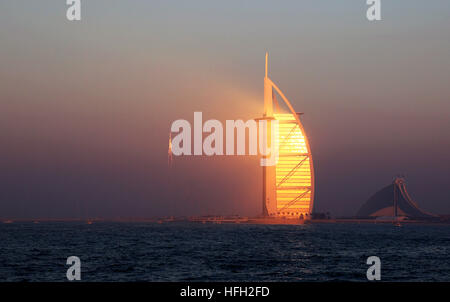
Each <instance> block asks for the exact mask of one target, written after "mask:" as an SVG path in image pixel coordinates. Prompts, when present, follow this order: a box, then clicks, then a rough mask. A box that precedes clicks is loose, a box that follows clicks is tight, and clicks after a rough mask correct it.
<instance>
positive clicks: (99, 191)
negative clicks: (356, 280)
mask: <svg viewBox="0 0 450 302" xmlns="http://www.w3.org/2000/svg"><path fill="white" fill-rule="evenodd" d="M365 2H366V1H365V0H352V1H347V0H345V1H344V0H342V1H325V0H314V1H313V0H311V1H298V0H295V1H260V0H258V1H256V0H255V1H242V0H241V1H220V2H219V1H206V0H205V1H167V0H166V1H138V0H129V1H112V0H95V1H92V0H91V1H87V0H85V1H82V21H80V22H69V21H67V20H66V8H67V7H66V5H65V1H60V0H58V1H57V0H52V1H50V0H47V1H43V0H41V1H25V0H2V1H1V2H0V143H1V148H0V218H2V217H3V218H9V217H11V218H33V217H39V218H47V217H48V218H54V217H115V218H117V217H151V216H159V215H201V214H241V215H256V214H259V213H260V211H261V187H262V185H261V180H262V170H261V167H260V166H259V162H258V159H257V158H256V157H211V158H194V157H184V158H175V162H174V165H173V167H172V168H171V169H168V167H167V140H168V133H169V129H170V125H171V123H172V121H174V120H176V119H180V118H183V119H188V120H190V121H192V120H193V112H194V111H202V112H203V116H204V119H211V118H214V119H219V120H221V121H225V119H239V118H241V119H250V118H255V117H259V116H261V114H262V105H263V77H264V53H265V52H266V51H269V53H270V59H269V61H270V64H269V65H270V66H269V69H270V71H269V72H270V76H271V78H272V79H273V80H274V81H275V82H276V83H277V84H278V86H279V87H280V88H281V89H282V90H283V92H284V93H285V94H286V96H287V97H288V98H289V99H290V101H291V102H292V103H293V105H294V107H295V109H296V110H297V111H302V112H305V115H304V116H303V117H302V120H303V123H304V127H305V130H306V132H307V135H308V136H309V138H310V144H311V148H312V152H313V158H314V164H315V169H316V202H315V203H316V204H315V207H316V210H318V211H330V212H331V213H332V214H334V215H352V214H354V213H355V212H356V211H357V210H358V208H359V206H360V205H361V204H362V203H363V202H365V200H367V199H368V198H369V197H370V195H371V194H373V193H374V192H375V191H376V190H378V189H380V188H381V187H382V186H384V185H387V184H389V183H390V182H391V180H392V177H393V176H394V175H396V174H399V173H402V174H405V175H406V178H407V186H408V189H409V191H410V193H411V194H412V196H413V198H414V199H416V201H417V202H418V203H419V205H421V206H422V207H423V208H424V209H425V210H428V211H431V212H435V213H450V198H449V194H448V192H447V189H448V188H449V187H450V175H449V171H450V160H449V157H448V156H449V154H450V30H449V29H450V2H449V1H447V0H442V1H438V0H435V1H423V0H420V1H419V0H418V1H412V0H410V1H406V0H404V1H400V0H397V1H387V0H382V19H383V20H382V21H379V22H368V21H367V20H366V9H367V5H366V4H365Z"/></svg>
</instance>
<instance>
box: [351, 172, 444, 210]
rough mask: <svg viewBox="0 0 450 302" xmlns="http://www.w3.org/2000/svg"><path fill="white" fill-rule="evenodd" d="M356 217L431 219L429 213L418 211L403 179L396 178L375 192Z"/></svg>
mask: <svg viewBox="0 0 450 302" xmlns="http://www.w3.org/2000/svg"><path fill="white" fill-rule="evenodd" d="M356 216H358V217H378V218H380V217H402V216H403V217H407V218H432V217H436V215H433V214H431V213H428V212H425V211H424V210H422V209H420V208H419V206H418V205H417V203H416V202H414V201H413V200H412V198H411V196H410V195H409V194H408V192H407V191H406V185H405V179H404V178H402V177H396V178H395V179H394V181H393V182H392V184H390V185H388V186H386V187H384V188H383V189H381V190H380V191H378V192H376V193H375V194H374V195H373V196H372V197H370V198H369V200H367V201H366V203H364V204H363V205H362V207H361V208H360V209H359V211H358V213H357V214H356Z"/></svg>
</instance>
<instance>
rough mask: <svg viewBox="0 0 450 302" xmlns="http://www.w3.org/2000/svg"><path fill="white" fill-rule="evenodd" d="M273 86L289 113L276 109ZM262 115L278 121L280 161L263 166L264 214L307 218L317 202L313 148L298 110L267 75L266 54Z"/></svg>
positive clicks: (277, 142)
mask: <svg viewBox="0 0 450 302" xmlns="http://www.w3.org/2000/svg"><path fill="white" fill-rule="evenodd" d="M273 90H275V91H276V92H278V94H279V95H280V96H281V98H282V99H283V101H284V102H285V104H286V105H287V107H288V108H289V110H290V113H273V103H274V102H275V104H276V105H277V107H278V103H277V102H276V99H275V96H274V92H273ZM262 119H265V120H267V122H268V123H270V122H271V121H272V120H277V121H278V137H277V138H275V143H276V144H277V145H278V151H279V159H278V162H277V164H276V165H275V166H266V167H263V215H264V216H269V217H286V218H304V219H308V218H310V216H311V213H312V210H313V205H314V168H313V161H312V155H311V149H310V147H309V143H308V139H307V137H306V134H305V131H304V129H303V126H302V124H301V122H300V119H299V114H298V113H297V112H295V111H294V109H293V107H292V105H291V103H290V102H289V101H288V99H287V98H286V97H285V96H284V94H283V92H282V91H281V90H280V89H279V88H278V87H277V86H276V85H275V83H273V82H272V80H270V79H269V77H268V75H267V54H266V75H265V78H264V115H263V118H262ZM268 128H269V129H270V127H268ZM268 135H270V134H268Z"/></svg>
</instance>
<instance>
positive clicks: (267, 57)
mask: <svg viewBox="0 0 450 302" xmlns="http://www.w3.org/2000/svg"><path fill="white" fill-rule="evenodd" d="M268 59H269V53H268V52H267V51H266V78H267V65H268V62H267V61H268Z"/></svg>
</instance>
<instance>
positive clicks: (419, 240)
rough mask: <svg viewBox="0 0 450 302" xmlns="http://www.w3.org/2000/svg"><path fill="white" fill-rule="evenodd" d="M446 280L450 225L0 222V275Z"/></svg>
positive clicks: (449, 270)
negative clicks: (76, 272)
mask: <svg viewBox="0 0 450 302" xmlns="http://www.w3.org/2000/svg"><path fill="white" fill-rule="evenodd" d="M70 256H77V257H79V259H80V265H81V280H82V281H86V282H89V281H106V282H108V281H124V282H134V281H183V282H185V281H256V282H258V281H294V282H297V281H298V282H302V281H367V276H366V273H367V270H368V269H369V267H370V266H371V264H367V258H368V257H370V256H377V257H379V259H380V262H381V266H380V272H381V281H394V282H396V281H450V226H449V225H422V224H403V225H402V226H401V227H399V226H395V225H392V224H357V223H354V224H353V223H345V224H344V223H326V224H305V225H258V224H254V225H252V224H201V223H193V222H170V223H162V224H158V223H138V222H135V223H128V222H127V223H125V222H94V223H93V224H86V223H82V222H41V223H37V224H36V223H31V222H30V223H28V222H14V223H10V224H5V223H1V224H0V281H56V282H60V281H61V282H63V281H67V277H66V272H67V270H68V269H69V267H70V265H68V264H67V262H66V261H67V258H68V257H70Z"/></svg>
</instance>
